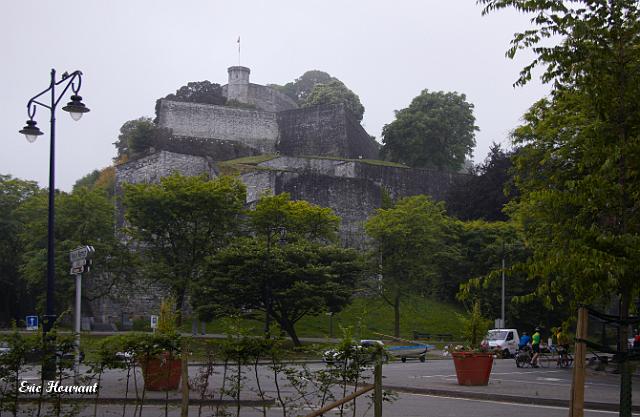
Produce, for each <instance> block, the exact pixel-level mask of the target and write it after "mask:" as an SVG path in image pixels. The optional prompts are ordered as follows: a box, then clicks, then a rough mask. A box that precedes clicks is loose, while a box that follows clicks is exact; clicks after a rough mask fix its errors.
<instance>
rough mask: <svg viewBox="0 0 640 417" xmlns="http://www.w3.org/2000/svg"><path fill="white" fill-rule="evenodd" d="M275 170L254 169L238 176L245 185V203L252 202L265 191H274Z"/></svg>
mask: <svg viewBox="0 0 640 417" xmlns="http://www.w3.org/2000/svg"><path fill="white" fill-rule="evenodd" d="M275 174H276V172H275V171H254V172H249V173H247V174H243V175H241V176H240V180H241V181H242V182H243V183H244V185H245V186H246V187H247V204H253V203H255V202H257V201H258V200H259V199H260V196H262V195H264V194H265V193H269V192H270V193H275V192H276V180H275V177H276V175H275Z"/></svg>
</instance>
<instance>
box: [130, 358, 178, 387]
mask: <svg viewBox="0 0 640 417" xmlns="http://www.w3.org/2000/svg"><path fill="white" fill-rule="evenodd" d="M140 367H141V368H142V376H143V378H144V386H145V388H146V389H147V390H148V391H175V390H177V389H178V386H179V385H180V376H181V375H182V361H181V360H180V359H176V358H174V357H173V356H170V355H163V356H160V357H157V358H150V359H148V360H146V361H143V362H141V363H140Z"/></svg>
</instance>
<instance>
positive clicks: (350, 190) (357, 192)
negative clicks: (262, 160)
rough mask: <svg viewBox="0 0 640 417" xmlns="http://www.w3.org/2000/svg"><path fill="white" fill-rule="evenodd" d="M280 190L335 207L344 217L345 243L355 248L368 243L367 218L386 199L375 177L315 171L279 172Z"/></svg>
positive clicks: (341, 225)
mask: <svg viewBox="0 0 640 417" xmlns="http://www.w3.org/2000/svg"><path fill="white" fill-rule="evenodd" d="M276 192H277V193H278V194H279V193H283V192H288V193H290V194H291V197H292V198H293V199H294V200H306V201H309V202H311V203H314V204H317V205H319V206H322V207H330V208H331V209H333V211H334V212H335V214H336V215H338V216H339V217H340V219H341V223H340V239H341V241H342V243H343V244H344V245H346V246H350V247H355V248H363V247H364V245H365V243H366V236H365V233H364V222H365V220H366V219H367V217H369V216H370V215H371V214H373V212H374V210H375V209H376V208H377V207H380V204H381V201H382V191H381V189H380V187H379V186H377V185H376V184H374V183H372V182H371V181H367V180H363V179H360V178H341V177H329V176H326V175H318V174H313V173H293V172H280V173H278V174H277V175H276Z"/></svg>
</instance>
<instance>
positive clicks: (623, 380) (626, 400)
mask: <svg viewBox="0 0 640 417" xmlns="http://www.w3.org/2000/svg"><path fill="white" fill-rule="evenodd" d="M630 304H631V292H630V291H627V290H623V291H622V294H621V295H620V320H621V321H625V320H627V318H629V306H630ZM628 339H629V326H628V325H625V324H622V323H621V324H620V340H619V341H618V345H619V348H618V350H619V351H620V352H621V355H620V358H621V360H622V362H620V417H631V367H630V366H629V365H630V364H629V361H628V359H627V353H628V351H629V345H628V343H629V341H628Z"/></svg>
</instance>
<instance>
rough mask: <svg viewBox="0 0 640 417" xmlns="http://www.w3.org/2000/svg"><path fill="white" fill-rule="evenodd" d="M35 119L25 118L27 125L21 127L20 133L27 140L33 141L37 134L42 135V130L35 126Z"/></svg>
mask: <svg viewBox="0 0 640 417" xmlns="http://www.w3.org/2000/svg"><path fill="white" fill-rule="evenodd" d="M36 124H37V123H36V121H35V120H27V125H26V126H25V127H23V128H22V130H21V131H20V133H22V134H23V135H24V136H25V137H26V138H27V142H29V143H33V142H35V141H36V139H38V136H40V135H42V131H41V130H40V129H39V128H38V126H36Z"/></svg>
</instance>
